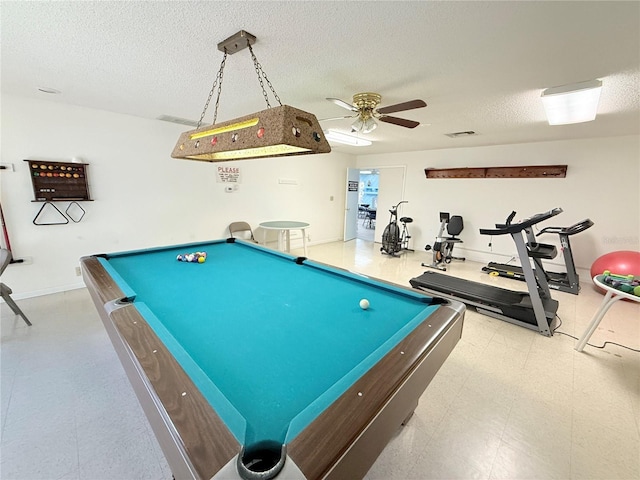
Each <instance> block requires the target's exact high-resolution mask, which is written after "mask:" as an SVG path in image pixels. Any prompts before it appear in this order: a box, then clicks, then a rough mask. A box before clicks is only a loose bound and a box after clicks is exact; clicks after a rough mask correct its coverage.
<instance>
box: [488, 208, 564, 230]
mask: <svg viewBox="0 0 640 480" xmlns="http://www.w3.org/2000/svg"><path fill="white" fill-rule="evenodd" d="M561 213H562V208H560V207H557V208H554V209H552V210H549V211H548V212H544V213H537V214H535V215H533V216H532V217H529V218H526V219H524V220H522V221H521V222H517V223H512V224H510V225H496V228H481V229H480V234H481V235H507V234H511V233H518V232H521V231H522V230H525V229H527V228H529V227H530V226H532V225H535V224H536V223H540V222H544V221H545V220H548V219H549V218H551V217H555V216H556V215H559V214H561Z"/></svg>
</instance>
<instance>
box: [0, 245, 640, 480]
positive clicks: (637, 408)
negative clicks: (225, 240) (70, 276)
mask: <svg viewBox="0 0 640 480" xmlns="http://www.w3.org/2000/svg"><path fill="white" fill-rule="evenodd" d="M294 253H296V252H294ZM309 253H310V255H309V256H310V257H312V258H313V259H315V260H319V261H323V262H326V263H330V264H333V265H337V266H340V267H343V268H347V269H349V270H353V271H358V272H361V273H364V274H367V275H370V276H374V277H378V278H382V279H386V280H390V281H394V282H396V283H399V284H403V285H408V281H409V279H410V278H412V277H415V276H417V275H419V274H421V273H422V272H423V271H424V270H425V269H424V268H423V267H421V266H420V264H421V263H422V262H428V261H430V257H429V256H428V255H427V253H426V252H415V253H407V254H405V255H402V256H401V257H399V258H391V257H388V256H386V255H382V254H380V248H379V245H377V244H373V243H371V242H367V241H363V240H354V241H351V242H347V243H346V244H345V243H342V242H336V243H330V244H325V245H317V246H312V247H310V252H309ZM481 267H482V265H480V264H477V263H473V262H454V263H453V264H452V265H451V267H450V269H449V272H448V273H449V274H452V275H456V276H460V277H464V278H468V279H471V280H475V281H480V282H486V283H492V284H496V285H500V286H503V287H506V288H513V289H521V288H522V286H524V284H521V283H519V282H515V281H513V280H509V279H504V278H493V277H490V276H488V275H486V274H484V273H482V272H481V271H480V269H481ZM554 297H555V298H556V299H557V300H559V302H560V309H559V315H560V317H561V318H562V321H563V325H562V326H561V327H560V328H559V331H562V332H566V333H568V334H571V335H574V336H579V335H580V334H581V333H582V331H583V329H584V328H585V326H586V325H587V323H588V321H589V319H590V318H591V316H592V315H593V313H594V312H595V311H596V309H597V307H598V305H599V303H600V301H601V299H602V296H601V295H600V294H599V293H597V292H595V291H594V290H593V288H592V286H591V282H590V281H586V282H583V289H582V292H581V293H580V295H579V296H575V295H570V294H565V293H562V292H554ZM18 303H19V305H20V306H21V308H22V309H23V310H24V312H25V313H26V314H27V316H29V317H30V319H31V320H32V322H33V324H34V325H33V327H30V328H29V327H27V326H26V325H25V324H24V323H23V322H22V320H21V319H20V318H19V317H15V316H14V315H13V313H12V312H11V311H10V310H9V308H8V307H7V306H6V305H5V304H2V305H1V313H2V317H1V324H0V327H1V337H2V343H1V352H0V360H1V365H0V372H1V385H0V387H1V411H0V418H1V441H0V478H2V479H3V480H36V479H52V480H53V479H61V480H70V479H74V480H85V479H90V480H102V479H104V480H111V479H119V480H126V479H131V480H138V479H150V480H155V479H157V480H160V479H166V480H168V479H170V478H171V473H170V470H169V468H168V466H167V464H166V461H165V459H164V457H163V455H162V453H161V451H160V449H159V447H158V445H157V443H156V440H155V438H154V436H153V433H152V432H151V429H150V427H149V425H148V423H147V421H146V419H145V417H144V415H143V413H142V410H141V408H140V407H139V405H138V403H137V400H136V398H135V395H134V394H133V391H132V389H131V387H130V386H129V383H128V381H127V379H126V376H125V374H124V371H123V370H122V367H121V366H120V363H119V361H118V359H117V357H116V355H115V352H114V351H113V349H112V347H111V344H110V342H109V340H108V337H107V335H106V333H105V331H104V329H103V327H102V324H101V322H100V320H99V317H98V315H97V313H96V311H95V308H94V307H93V304H92V302H91V300H90V298H89V295H88V293H87V291H86V290H84V289H82V290H74V291H69V292H65V293H60V294H55V295H48V296H43V297H38V298H32V299H26V300H21V301H19V302H18ZM605 340H611V341H614V342H617V343H622V344H625V345H629V346H631V347H633V348H635V349H638V348H640V309H639V308H638V304H631V303H627V302H618V303H617V304H616V305H615V306H614V307H613V308H612V309H611V310H610V312H609V313H608V314H607V316H606V317H605V319H604V321H603V322H602V323H601V326H600V328H599V329H598V330H597V331H596V333H595V334H594V335H593V337H592V339H591V342H590V343H592V344H594V345H601V344H602V343H603V341H605ZM575 342H576V341H575V340H574V339H572V338H569V337H567V336H565V335H560V334H557V333H556V335H554V336H553V337H551V338H547V337H543V336H541V335H539V334H537V333H536V332H534V331H531V330H528V329H524V328H521V327H517V326H514V325H511V324H508V323H505V322H502V321H499V320H496V319H492V318H489V317H485V316H482V315H479V314H477V313H476V312H474V311H471V310H469V311H468V312H467V316H466V320H465V327H464V332H463V337H462V340H461V341H460V343H459V344H458V345H457V346H456V348H455V349H454V351H453V353H452V354H451V356H450V357H449V359H448V360H447V361H446V362H445V364H444V366H443V367H442V369H441V370H440V372H439V373H438V374H437V375H436V377H435V378H434V380H433V382H432V383H431V385H430V386H429V387H428V389H427V391H426V392H425V393H424V395H423V396H422V398H421V400H420V404H419V406H418V409H417V410H416V413H415V415H414V416H413V417H412V419H411V421H410V422H409V423H408V424H407V425H406V426H405V427H403V428H400V429H399V430H398V433H397V435H396V436H395V437H394V439H393V440H392V441H391V442H390V443H389V445H388V446H387V448H386V449H385V450H384V452H383V453H382V455H381V456H380V458H379V459H378V461H377V462H376V463H375V464H374V466H373V467H372V468H371V470H370V471H369V473H368V475H367V477H366V478H367V479H368V480H373V479H401V480H406V479H416V480H418V479H419V480H423V479H457V478H460V479H472V478H473V479H475V478H478V479H547V478H549V479H607V480H613V479H638V478H640V427H639V423H640V354H639V353H636V352H632V351H629V350H625V349H623V348H620V347H617V346H614V345H607V346H606V348H605V349H603V350H600V349H596V348H593V347H589V346H588V347H586V349H585V351H584V352H582V353H578V352H576V351H575V350H574V349H573V347H574V345H575Z"/></svg>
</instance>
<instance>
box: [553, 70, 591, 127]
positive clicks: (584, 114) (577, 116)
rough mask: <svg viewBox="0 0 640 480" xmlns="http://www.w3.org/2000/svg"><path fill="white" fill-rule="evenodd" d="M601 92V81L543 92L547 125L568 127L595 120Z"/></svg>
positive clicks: (581, 83) (554, 88) (564, 86)
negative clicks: (572, 124)
mask: <svg viewBox="0 0 640 480" xmlns="http://www.w3.org/2000/svg"><path fill="white" fill-rule="evenodd" d="M601 90H602V81H601V80H590V81H588V82H580V83H574V84H572V85H563V86H561V87H553V88H547V89H546V90H544V91H543V92H542V96H541V98H542V105H543V106H544V110H545V113H546V115H547V121H548V122H549V125H568V124H571V123H582V122H590V121H592V120H595V118H596V113H597V111H598V103H599V101H600V92H601Z"/></svg>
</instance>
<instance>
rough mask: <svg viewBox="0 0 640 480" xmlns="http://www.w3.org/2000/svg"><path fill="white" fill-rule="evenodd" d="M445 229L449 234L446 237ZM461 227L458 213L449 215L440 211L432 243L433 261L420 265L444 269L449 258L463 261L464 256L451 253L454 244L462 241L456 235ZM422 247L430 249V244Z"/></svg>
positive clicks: (462, 225) (461, 222)
mask: <svg viewBox="0 0 640 480" xmlns="http://www.w3.org/2000/svg"><path fill="white" fill-rule="evenodd" d="M445 229H446V231H447V233H448V234H449V236H448V237H445V236H444V231H445ZM463 229H464V222H463V220H462V217H461V216H460V215H454V216H452V217H450V216H449V213H448V212H440V231H439V232H438V236H437V237H436V241H435V242H434V243H433V262H431V263H423V264H422V266H423V267H429V268H437V269H438V270H444V271H446V270H447V266H446V264H449V263H451V260H462V261H464V260H465V258H464V257H454V256H453V255H452V253H453V247H454V246H455V244H456V243H462V240H460V239H459V238H458V237H456V235H460V232H462V230H463ZM424 249H425V250H426V251H427V252H428V251H429V250H432V248H431V245H427V246H425V247H424Z"/></svg>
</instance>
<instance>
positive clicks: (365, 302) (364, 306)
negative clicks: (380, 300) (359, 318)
mask: <svg viewBox="0 0 640 480" xmlns="http://www.w3.org/2000/svg"><path fill="white" fill-rule="evenodd" d="M360 308H361V309H363V310H366V309H367V308H369V300H367V299H366V298H363V299H362V300H360Z"/></svg>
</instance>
